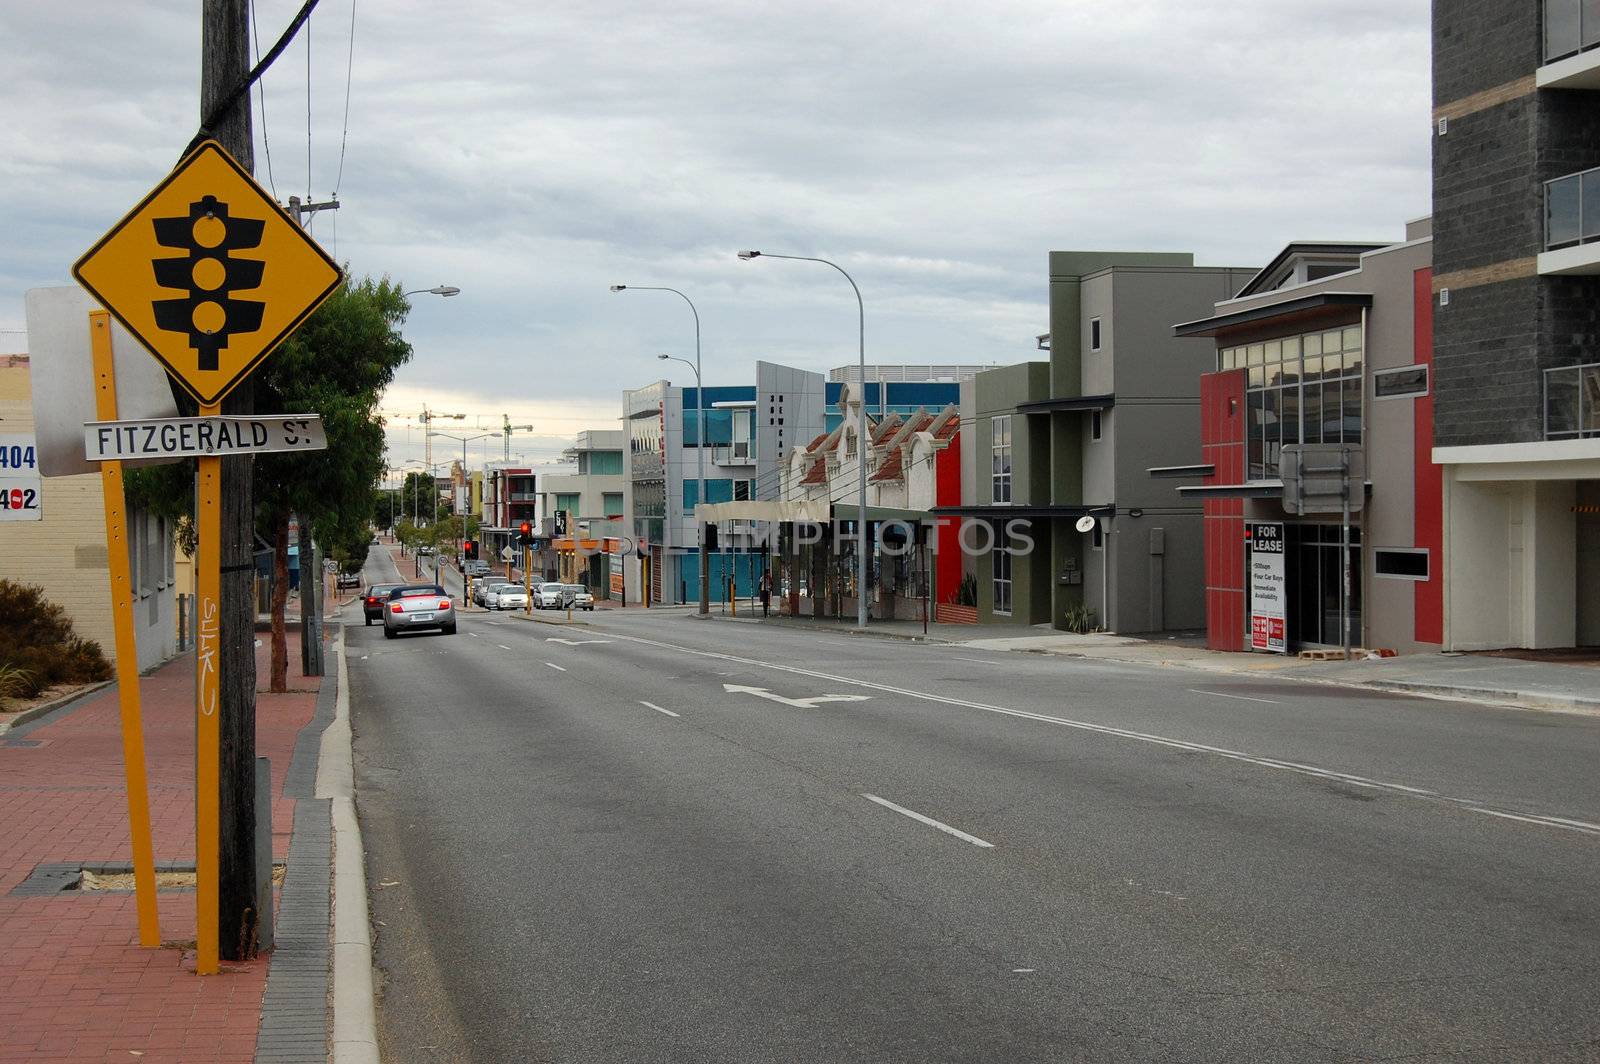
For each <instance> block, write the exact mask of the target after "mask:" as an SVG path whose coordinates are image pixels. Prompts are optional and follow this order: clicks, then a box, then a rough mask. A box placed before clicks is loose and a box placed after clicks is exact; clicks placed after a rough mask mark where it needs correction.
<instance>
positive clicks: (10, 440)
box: [0, 432, 44, 521]
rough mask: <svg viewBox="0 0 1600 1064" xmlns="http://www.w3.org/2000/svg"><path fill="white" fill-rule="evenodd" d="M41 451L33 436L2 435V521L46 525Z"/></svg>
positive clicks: (0, 475)
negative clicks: (40, 492) (40, 490)
mask: <svg viewBox="0 0 1600 1064" xmlns="http://www.w3.org/2000/svg"><path fill="white" fill-rule="evenodd" d="M43 520H44V510H43V509H42V508H41V506H40V499H39V449H38V445H37V443H36V442H35V440H34V437H33V434H32V433H27V432H0V521H43Z"/></svg>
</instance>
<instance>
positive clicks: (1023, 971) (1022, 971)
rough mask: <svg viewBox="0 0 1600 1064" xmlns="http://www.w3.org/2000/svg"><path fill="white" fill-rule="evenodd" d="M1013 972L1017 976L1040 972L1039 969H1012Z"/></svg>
mask: <svg viewBox="0 0 1600 1064" xmlns="http://www.w3.org/2000/svg"><path fill="white" fill-rule="evenodd" d="M1011 971H1012V972H1013V973H1014V974H1016V975H1027V974H1028V973H1029V972H1035V971H1038V969H1037V968H1013V969H1011Z"/></svg>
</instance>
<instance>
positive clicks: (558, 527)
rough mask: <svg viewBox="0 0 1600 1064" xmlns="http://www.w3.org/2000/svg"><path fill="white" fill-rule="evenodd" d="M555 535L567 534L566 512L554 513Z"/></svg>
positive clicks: (558, 511)
mask: <svg viewBox="0 0 1600 1064" xmlns="http://www.w3.org/2000/svg"><path fill="white" fill-rule="evenodd" d="M555 534H556V535H558V536H564V535H566V534H567V511H565V510H557V511H556V516H555Z"/></svg>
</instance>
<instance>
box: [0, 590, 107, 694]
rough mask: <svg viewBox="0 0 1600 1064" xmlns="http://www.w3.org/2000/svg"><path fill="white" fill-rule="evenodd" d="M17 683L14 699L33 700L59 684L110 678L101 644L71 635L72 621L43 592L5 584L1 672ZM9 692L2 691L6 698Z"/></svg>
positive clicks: (0, 607)
mask: <svg viewBox="0 0 1600 1064" xmlns="http://www.w3.org/2000/svg"><path fill="white" fill-rule="evenodd" d="M6 669H9V670H11V671H10V672H9V673H6V674H7V675H11V676H14V677H18V678H16V679H13V680H11V681H10V683H11V685H12V686H13V687H15V688H16V690H15V692H14V694H13V696H12V697H20V698H33V697H35V696H37V695H38V694H39V692H40V691H43V690H44V689H45V688H46V687H49V686H51V685H52V684H58V683H92V682H95V681H98V680H108V679H110V678H111V664H110V663H109V662H108V661H106V656H105V654H104V653H103V652H102V651H101V649H100V644H99V643H96V642H95V641H94V640H92V639H84V638H83V637H82V636H79V635H77V634H76V633H74V632H73V630H72V621H71V619H69V618H68V617H67V613H66V611H65V610H63V609H62V608H61V607H60V606H58V605H57V604H55V603H54V602H51V601H50V600H49V599H47V598H45V597H44V591H43V590H42V589H40V588H37V587H33V586H30V585H27V584H19V583H17V582H16V581H14V580H4V579H0V670H6ZM3 693H4V691H0V694H3Z"/></svg>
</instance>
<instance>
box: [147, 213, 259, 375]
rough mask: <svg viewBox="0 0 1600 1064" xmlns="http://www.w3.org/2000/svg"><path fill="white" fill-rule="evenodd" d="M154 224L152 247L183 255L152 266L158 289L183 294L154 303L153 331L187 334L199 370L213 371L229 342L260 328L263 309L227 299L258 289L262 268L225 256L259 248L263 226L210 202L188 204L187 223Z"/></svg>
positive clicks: (249, 302) (167, 221)
mask: <svg viewBox="0 0 1600 1064" xmlns="http://www.w3.org/2000/svg"><path fill="white" fill-rule="evenodd" d="M154 222H155V230H156V242H157V243H159V244H160V245H161V246H162V247H167V248H173V249H175V250H179V251H186V252H188V254H187V255H185V256H182V257H180V258H171V259H156V260H155V262H153V263H152V265H153V266H154V267H155V274H156V281H157V283H158V284H160V285H161V287H163V288H178V289H182V290H184V291H186V292H187V293H188V295H186V296H184V297H182V298H180V299H158V300H156V301H155V307H154V310H155V319H156V325H157V327H159V328H161V329H166V330H168V331H171V332H186V333H188V334H189V346H190V347H192V348H194V350H195V351H196V352H197V353H198V355H199V368H200V369H202V370H215V369H216V368H217V361H218V360H217V352H219V351H220V350H221V349H223V348H225V347H227V346H228V337H229V336H231V335H232V334H233V333H239V332H246V333H247V332H255V331H256V330H258V329H260V328H261V315H262V312H263V311H264V310H265V308H266V304H265V303H259V302H256V301H254V300H249V299H234V298H233V297H232V295H231V294H230V293H233V292H239V291H249V290H250V289H254V288H259V287H260V286H261V274H262V271H263V270H264V269H265V268H266V263H264V262H262V261H259V260H256V259H236V258H232V257H231V256H230V254H229V253H230V252H233V251H244V250H248V249H251V248H255V247H257V246H259V245H260V243H261V235H262V229H263V227H264V226H265V225H266V224H267V223H266V222H264V221H260V220H258V219H253V218H230V217H229V216H228V205H227V204H226V203H223V202H221V201H219V200H218V199H217V198H216V197H215V196H205V197H203V198H201V199H199V200H197V201H195V202H194V203H191V204H189V216H188V217H187V218H156V219H154Z"/></svg>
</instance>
